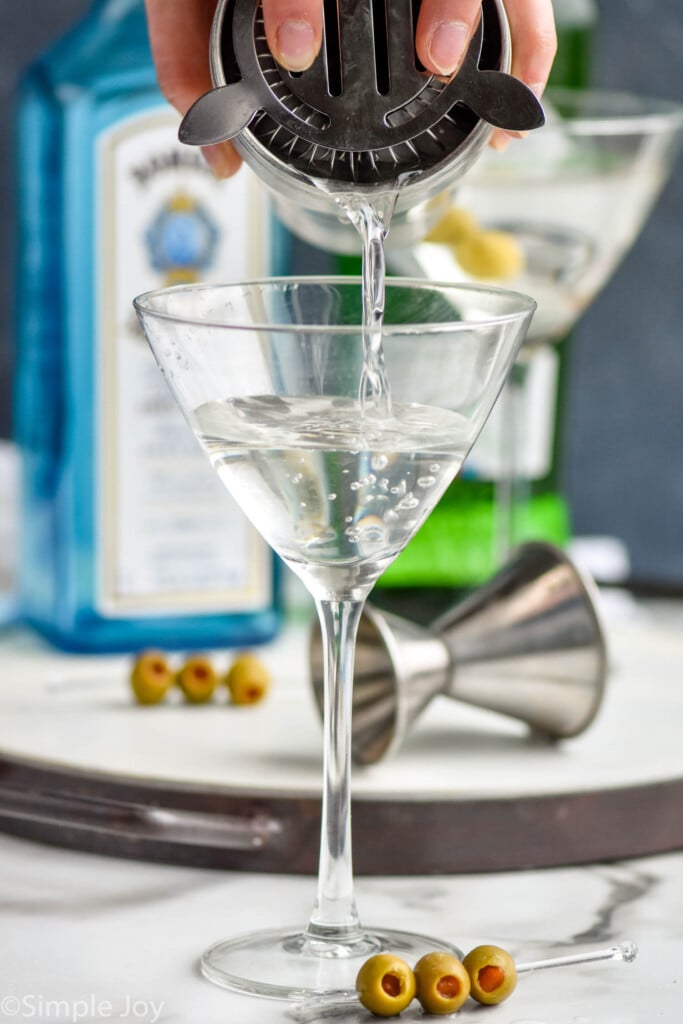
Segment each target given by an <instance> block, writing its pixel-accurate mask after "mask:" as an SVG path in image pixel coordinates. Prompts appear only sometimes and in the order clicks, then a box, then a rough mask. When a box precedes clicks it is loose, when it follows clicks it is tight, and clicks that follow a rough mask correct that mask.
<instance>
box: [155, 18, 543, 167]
mask: <svg viewBox="0 0 683 1024" xmlns="http://www.w3.org/2000/svg"><path fill="white" fill-rule="evenodd" d="M387 2H388V3H391V0H387ZM216 3H217V0H145V4H146V8H147V20H148V24H149V34H150V40H151V44H152V53H153V56H154V62H155V65H156V69H157V77H158V79H159V85H160V88H161V90H162V92H163V93H164V95H165V96H166V98H167V99H168V100H169V102H170V103H172V104H173V106H174V107H175V108H176V109H177V110H178V111H179V112H180V113H181V114H185V113H186V112H187V110H188V109H189V108H190V107H191V106H192V104H193V103H194V101H195V100H197V99H198V98H199V97H200V96H201V95H202V94H203V93H205V92H208V90H209V89H210V88H211V77H210V74H209V64H208V52H209V35H210V32H211V23H212V21H213V15H214V12H215V9H216ZM480 8H481V0H422V6H421V8H420V15H419V18H418V23H417V29H416V33H415V48H416V51H417V55H418V57H419V58H420V61H421V62H422V64H424V66H425V68H426V69H427V70H428V71H430V72H432V73H433V74H436V75H441V76H448V77H450V76H451V75H453V74H454V72H455V71H457V69H458V67H459V65H460V63H461V61H462V58H463V57H464V56H465V53H466V52H467V46H468V43H469V40H470V36H471V35H472V33H473V32H474V29H475V28H476V26H477V23H478V21H479V11H480ZM505 9H506V11H507V16H508V21H509V22H510V34H511V38H512V68H511V71H512V74H513V75H515V76H516V77H517V78H520V79H521V80H522V81H523V82H524V83H525V84H526V85H528V86H529V87H530V88H531V89H532V90H533V92H534V93H535V94H536V96H538V97H540V96H541V94H542V92H543V89H544V88H545V84H546V82H547V80H548V75H549V74H550V68H551V66H552V62H553V58H554V56H555V49H556V45H557V44H556V37H555V24H554V18H553V8H552V0H505ZM263 15H264V20H265V26H266V36H267V39H268V45H269V47H270V50H271V53H272V54H273V56H274V57H275V59H276V60H277V62H278V63H279V64H281V65H282V66H283V67H285V68H287V70H289V71H304V70H305V69H306V68H307V67H310V65H311V64H312V63H313V61H314V60H315V58H316V56H317V55H318V51H319V50H320V45H321V42H322V34H323V7H322V0H263ZM508 138H509V136H507V135H506V133H505V132H502V131H500V130H497V131H496V132H495V133H494V135H493V137H492V145H494V146H495V147H496V148H503V147H504V146H505V145H506V142H507V139H508ZM203 152H204V156H205V157H206V159H207V161H208V163H209V165H210V166H211V168H212V170H213V172H214V174H216V175H217V177H221V178H223V177H225V178H227V177H229V176H230V175H231V174H233V173H234V172H235V171H236V170H237V168H238V167H239V165H240V162H241V161H240V157H239V156H238V155H237V152H236V151H235V149H234V147H233V146H232V144H231V143H230V142H222V143H220V144H219V145H217V146H206V147H205V148H204V151H203Z"/></svg>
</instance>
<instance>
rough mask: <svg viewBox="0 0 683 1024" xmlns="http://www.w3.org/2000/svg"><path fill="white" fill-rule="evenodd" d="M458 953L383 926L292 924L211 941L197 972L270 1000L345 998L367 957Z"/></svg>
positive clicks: (450, 947)
mask: <svg viewBox="0 0 683 1024" xmlns="http://www.w3.org/2000/svg"><path fill="white" fill-rule="evenodd" d="M434 951H442V952H446V953H452V954H453V955H454V956H457V957H458V958H461V957H462V953H461V952H460V950H459V949H458V948H457V946H453V945H452V944H451V943H448V942H444V940H443V939H437V938H433V937H430V936H427V935H420V934H416V933H413V932H404V931H393V930H391V929H386V928H376V929H373V928H368V929H364V930H363V931H360V932H357V933H356V934H355V935H349V936H347V937H345V938H344V937H341V938H340V937H338V938H336V939H335V938H324V939H323V938H318V937H317V936H311V935H308V934H307V933H306V932H302V931H301V929H297V928H294V927H292V928H273V929H264V930H262V931H255V932H250V933H248V934H247V935H241V936H239V937H237V938H234V939H226V940H225V941H222V942H217V943H216V944H215V945H213V946H211V947H210V949H207V951H206V952H205V953H204V955H203V957H202V959H201V969H202V974H203V975H204V976H205V977H206V978H208V979H209V980H210V981H213V982H214V983H215V984H216V985H221V986H223V988H228V989H232V990H233V991H236V992H246V993H249V994H251V995H259V996H266V997H269V998H271V999H288V1000H299V999H309V998H311V997H314V996H323V995H324V996H339V997H343V996H347V995H349V994H351V993H353V992H354V991H355V981H356V975H357V974H358V971H359V970H360V968H361V966H362V964H363V963H364V962H365V960H367V959H368V957H371V956H374V955H375V954H376V953H384V952H391V953H396V954H398V955H399V956H401V957H403V959H404V960H406V962H407V963H409V964H411V966H412V965H413V964H415V963H416V962H417V961H418V960H419V959H420V957H421V956H423V955H424V954H425V953H430V952H434Z"/></svg>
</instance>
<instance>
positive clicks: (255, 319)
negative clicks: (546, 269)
mask: <svg viewBox="0 0 683 1024" xmlns="http://www.w3.org/2000/svg"><path fill="white" fill-rule="evenodd" d="M135 306H136V309H137V312H138V315H139V317H140V320H141V322H142V325H143V328H144V331H145V334H146V336H147V339H148V341H149V343H150V345H151V347H152V350H153V351H154V354H155V356H156V359H157V361H158V363H159V365H160V367H161V370H162V372H163V373H164V376H165V378H166V380H167V382H168V385H169V386H170V388H171V390H172V392H173V394H174V396H175V398H176V399H177V401H178V403H179V405H180V407H181V409H182V412H183V413H184V415H185V418H186V419H187V421H188V423H189V425H190V427H191V428H192V430H193V432H194V433H195V435H196V437H197V439H198V440H199V442H200V444H201V446H202V448H203V449H204V451H205V452H206V454H207V455H208V457H209V459H210V460H211V463H212V464H213V466H214V468H215V469H216V471H217V472H218V474H219V476H220V477H221V479H222V480H223V482H224V483H225V484H226V486H227V487H228V488H229V490H230V491H231V493H232V495H233V497H234V498H235V499H236V501H237V502H238V503H239V504H240V505H241V507H242V509H243V510H244V512H245V513H246V515H247V516H248V517H249V519H250V520H251V521H252V523H253V524H254V525H255V526H256V528H257V529H258V530H259V531H260V532H261V533H262V535H263V536H264V538H265V539H266V540H267V541H268V543H269V544H270V545H271V546H272V547H273V548H274V550H275V551H276V552H277V553H278V554H279V555H280V557H281V558H282V559H283V560H284V562H285V563H286V564H287V565H288V566H289V567H290V568H291V569H292V570H293V571H294V572H295V573H296V574H297V575H298V576H299V577H300V578H301V580H302V581H303V583H304V584H305V586H306V587H307V588H308V590H309V591H310V593H311V594H312V595H313V597H314V599H315V602H316V606H317V610H318V615H319V617H320V625H321V630H322V637H323V643H324V645H325V651H326V657H325V687H324V691H325V692H324V757H323V776H324V777H323V801H322V825H321V842H320V861H319V878H318V894H317V899H316V901H315V904H314V907H313V912H312V915H311V918H310V920H309V922H308V925H306V926H304V927H301V926H298V927H291V928H281V929H271V930H265V931H259V932H253V933H251V934H248V935H242V936H237V937H235V938H229V939H226V940H225V941H222V942H218V943H217V944H216V945H214V946H213V947H211V949H209V950H208V951H207V952H206V953H205V954H204V956H203V958H202V970H203V972H204V974H205V975H206V976H207V977H208V978H210V979H211V980H212V981H214V982H216V983H218V984H220V985H223V986H225V987H227V988H232V989H236V990H239V991H247V992H251V993H254V994H257V995H262V996H272V997H275V998H285V999H300V998H304V997H306V996H311V995H315V994H324V993H330V992H333V993H341V992H348V991H350V990H352V989H353V987H354V981H355V977H356V974H357V972H358V969H359V967H360V965H361V963H362V962H363V961H364V960H365V959H366V958H367V957H368V956H370V955H372V954H373V953H376V952H379V951H381V950H384V949H390V950H392V951H393V952H396V953H400V954H402V955H404V956H405V957H407V958H408V959H409V960H411V961H414V960H416V959H418V958H419V957H420V956H421V955H422V954H423V953H425V952H427V951H428V950H430V949H431V950H435V949H446V950H451V949H452V947H451V946H450V945H449V944H448V943H445V942H443V941H442V940H439V939H438V938H432V937H425V936H421V935H415V934H413V933H411V932H407V931H406V932H404V931H392V930H388V929H384V928H366V927H363V926H362V925H361V923H360V919H359V916H358V913H357V910H356V905H355V901H354V894H353V873H352V863H351V831H350V749H351V690H352V677H353V662H354V645H355V635H356V629H357V626H358V621H359V618H360V616H361V612H362V609H363V604H364V602H365V599H366V597H367V594H368V592H369V591H370V589H371V588H372V586H373V584H374V583H375V581H376V580H377V578H378V576H379V575H380V574H381V573H382V571H383V570H384V568H385V567H386V566H387V565H388V564H389V563H390V562H391V561H392V559H394V558H395V557H396V555H397V554H398V552H399V551H400V550H401V549H402V548H403V547H404V545H405V544H406V543H407V542H408V540H409V539H410V538H411V537H412V536H413V534H414V533H415V531H416V530H417V529H418V528H419V526H420V524H421V523H422V522H423V521H424V519H425V518H426V517H427V515H428V514H429V512H430V511H431V509H432V508H433V507H434V505H435V504H436V502H437V501H438V499H439V498H440V497H441V495H442V494H443V492H444V490H445V488H446V487H447V486H448V485H449V484H450V482H451V481H452V479H453V477H454V476H455V474H456V473H457V472H458V470H459V468H460V466H461V464H462V462H463V460H464V458H465V456H466V455H467V453H468V451H469V449H470V447H471V446H472V444H473V443H474V441H475V439H476V437H477V435H478V434H479V432H480V430H481V428H482V427H483V425H484V422H485V421H486V418H487V416H488V415H489V413H490V411H491V408H492V406H493V404H494V402H495V400H496V397H497V395H498V394H499V392H500V390H501V388H502V386H503V383H504V381H505V378H506V375H507V373H508V371H509V370H510V368H511V366H512V364H513V362H514V359H515V356H516V354H517V351H518V349H519V346H520V344H521V342H522V339H523V336H524V332H525V330H526V328H527V326H528V323H529V321H530V319H531V316H532V314H533V309H534V302H533V300H531V299H529V298H528V297H526V296H523V295H520V294H516V293H513V292H503V291H499V290H496V289H489V288H482V287H476V288H475V287H455V286H443V285H436V284H429V283H427V282H424V281H422V282H419V281H415V282H410V281H396V280H392V281H391V282H390V283H388V284H387V290H386V307H385V320H384V324H383V327H382V345H383V352H384V363H385V370H386V376H387V380H388V383H389V387H390V403H389V402H386V401H385V403H384V405H383V406H381V405H380V404H379V403H374V404H373V403H371V402H368V401H364V402H363V404H361V402H360V400H359V394H360V390H359V389H360V386H361V378H362V371H363V367H364V352H365V340H366V339H365V338H364V336H363V330H362V328H361V327H360V326H359V325H360V323H361V317H362V294H361V285H360V282H359V281H353V280H350V279H349V278H339V279H334V278H333V279H323V278H314V279H311V278H308V279H301V280H294V279H280V280H270V281H260V282H254V283H249V284H239V285H226V286H213V285H210V286H209V285H207V286H203V285H195V286H181V287H177V288H170V289H167V290H165V291H159V292H152V293H148V294H146V295H143V296H140V297H139V298H138V299H136V301H135ZM374 340H375V339H374V338H373V341H374ZM398 839H399V837H397V841H398Z"/></svg>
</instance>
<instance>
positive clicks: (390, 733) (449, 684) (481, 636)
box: [310, 542, 607, 765]
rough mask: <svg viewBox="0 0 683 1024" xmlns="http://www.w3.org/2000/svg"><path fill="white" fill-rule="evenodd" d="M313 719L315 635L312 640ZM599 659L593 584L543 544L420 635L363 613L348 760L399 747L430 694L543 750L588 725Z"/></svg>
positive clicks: (602, 666) (401, 623) (601, 647)
mask: <svg viewBox="0 0 683 1024" xmlns="http://www.w3.org/2000/svg"><path fill="white" fill-rule="evenodd" d="M310 664H311V673H312V684H313V691H314V694H315V698H316V701H317V703H318V708H319V709H320V710H321V712H322V693H323V656H322V644H321V637H320V631H319V629H318V628H316V627H315V626H314V628H313V630H312V633H311V644H310ZM606 674H607V652H606V645H605V639H604V635H603V631H602V628H601V626H600V621H599V618H598V614H597V611H596V607H595V591H594V586H593V583H592V581H590V580H588V579H586V578H584V577H583V576H582V574H581V573H580V572H579V571H578V569H577V568H576V566H574V565H573V564H572V562H571V561H570V559H569V558H568V557H567V555H566V554H565V553H564V552H563V551H561V550H559V549H558V548H555V547H553V546H552V545H550V544H546V543H541V542H531V543H528V544H525V545H523V546H522V547H520V548H519V549H518V550H517V551H516V552H515V553H514V554H513V556H512V558H511V560H510V561H509V563H508V564H507V565H506V566H505V567H504V568H503V569H501V570H500V572H498V573H497V574H496V575H495V576H494V577H493V578H492V579H491V580H490V581H489V582H488V583H486V584H484V585H483V586H482V587H480V588H478V589H477V590H476V591H474V592H473V593H472V594H471V595H470V596H469V597H468V598H466V599H465V600H463V601H461V602H460V603H459V604H457V605H456V606H455V607H454V608H453V609H451V610H449V611H448V612H446V613H445V614H444V615H442V616H440V617H439V618H438V619H437V620H436V621H435V622H433V623H432V624H431V626H430V627H428V628H424V627H422V626H418V625H416V624H415V623H412V622H409V621H407V620H405V619H402V618H399V617H398V616H396V615H391V614H388V613H385V612H380V611H378V610H377V609H375V608H372V607H371V606H369V605H366V608H365V611H364V613H363V617H362V619H361V623H360V627H359V630H358V641H357V647H356V670H355V676H354V691H353V760H354V761H355V762H356V763H357V764H365V765H367V764H374V763H375V762H377V761H379V760H381V759H382V758H383V757H386V756H387V754H389V753H393V752H394V751H396V750H397V749H398V747H400V745H401V743H402V742H403V739H404V737H405V735H406V733H407V732H408V730H409V729H410V727H411V725H412V723H413V722H414V720H415V719H416V718H417V716H418V715H419V714H420V712H421V711H422V710H424V708H425V707H426V706H427V705H428V704H429V702H430V701H431V700H432V698H433V697H436V696H437V694H443V695H444V696H446V697H452V698H453V699H454V700H459V701H463V702H464V703H466V704H473V705H476V706H477V707H480V708H486V709H488V710H490V711H498V712H500V713H501V714H504V715H508V716H510V717H512V718H517V719H520V720H521V721H523V722H526V723H527V724H528V725H530V726H531V727H532V728H533V729H534V730H536V731H538V732H541V733H544V734H546V735H547V736H549V737H551V738H554V739H561V738H563V737H567V736H576V735H577V734H578V733H580V732H582V731H583V730H584V729H585V728H586V727H587V726H588V725H589V724H590V722H591V721H592V720H593V718H594V717H595V715H596V713H597V711H598V708H599V707H600V703H601V700H602V696H603V693H604V689H605V679H606Z"/></svg>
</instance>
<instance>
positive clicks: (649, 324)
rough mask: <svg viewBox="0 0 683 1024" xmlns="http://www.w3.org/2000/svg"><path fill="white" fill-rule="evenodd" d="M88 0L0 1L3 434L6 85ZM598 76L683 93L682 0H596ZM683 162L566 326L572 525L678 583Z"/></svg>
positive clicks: (7, 322) (638, 566)
mask: <svg viewBox="0 0 683 1024" xmlns="http://www.w3.org/2000/svg"><path fill="white" fill-rule="evenodd" d="M87 6H88V0H21V3H15V2H13V0H3V2H2V3H1V4H0V131H2V140H3V144H2V145H1V146H0V208H1V209H2V211H3V230H2V232H1V233H0V437H2V436H7V434H8V432H9V430H10V387H11V362H12V335H13V330H12V301H11V296H12V272H13V262H14V261H13V252H14V249H13V244H14V243H13V230H12V218H13V192H14V167H13V143H12V140H13V125H12V110H13V92H14V88H15V84H16V78H17V73H18V71H19V69H20V68H21V67H22V66H23V65H24V64H26V63H27V62H28V61H30V60H31V58H32V57H33V56H34V55H35V54H37V53H38V52H40V51H41V50H42V49H43V47H45V46H46V45H47V44H48V43H49V42H50V41H51V40H52V39H54V38H55V37H56V36H57V35H59V34H60V32H61V31H63V30H64V29H65V28H66V27H67V25H69V24H70V23H71V22H72V21H73V20H74V19H75V18H76V17H78V15H79V14H80V13H81V12H82V11H84V10H85V9H86V7H87ZM599 6H600V13H601V24H600V31H599V36H598V41H597V54H596V58H597V59H596V84H598V85H601V86H603V87H610V88H618V89H625V90H636V91H641V92H643V93H649V94H652V95H658V96H662V97H668V98H671V99H678V100H681V101H683V10H682V8H681V0H600V3H599ZM682 257H683V163H682V162H681V161H680V160H679V162H678V164H677V167H676V169H675V171H674V174H673V176H672V180H671V182H670V184H669V186H668V187H667V189H666V192H665V194H664V195H663V196H662V198H661V200H660V202H659V204H658V206H657V209H656V211H655V213H654V215H653V216H652V218H651V220H650V221H649V223H648V226H647V228H646V229H645V231H644V233H643V235H642V236H641V238H640V239H639V241H638V243H637V245H636V247H635V248H634V250H633V251H632V252H631V254H630V255H629V256H628V258H627V259H626V261H625V263H624V264H623V265H622V267H621V268H620V269H619V271H618V273H617V275H616V276H615V278H614V279H613V280H612V281H611V282H610V284H609V286H608V287H607V288H606V289H605V291H604V292H603V293H602V295H601V296H600V297H599V298H598V299H597V301H596V302H595V303H594V304H593V306H592V307H591V309H590V310H589V312H588V313H587V314H586V315H585V317H584V318H583V320H582V322H581V325H580V326H579V328H578V329H577V331H576V332H575V335H574V338H573V340H572V350H571V386H570V393H569V404H568V411H567V415H568V429H567V432H566V442H565V446H564V448H565V451H564V460H563V461H564V479H565V484H566V488H567V492H568V495H569V498H570V504H571V508H572V513H573V520H574V528H575V532H576V533H579V534H586V533H588V534H595V533H600V534H611V535H614V536H616V537H619V538H620V539H622V540H623V541H624V542H625V544H626V545H627V547H628V549H629V552H630V557H631V562H632V568H633V576H634V578H635V579H636V580H638V581H640V582H644V583H651V584H654V585H658V586H661V587H672V588H677V589H683V258H682Z"/></svg>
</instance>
